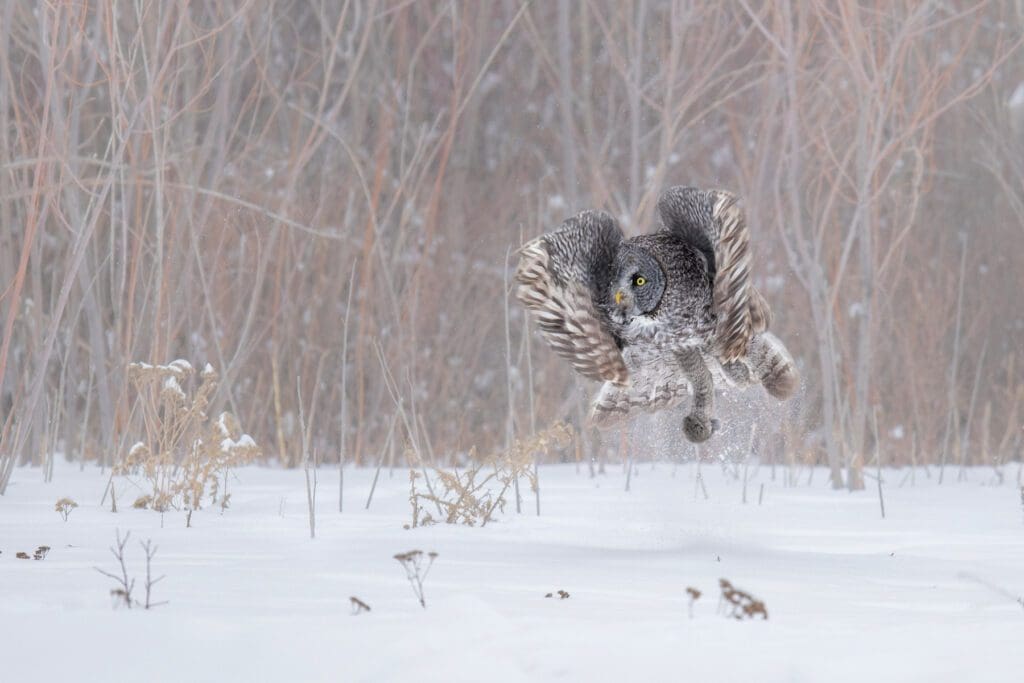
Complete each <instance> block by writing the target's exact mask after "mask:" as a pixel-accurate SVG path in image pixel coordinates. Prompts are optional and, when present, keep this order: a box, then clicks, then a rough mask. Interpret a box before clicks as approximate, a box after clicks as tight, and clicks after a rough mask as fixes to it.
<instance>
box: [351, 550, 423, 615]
mask: <svg viewBox="0 0 1024 683" xmlns="http://www.w3.org/2000/svg"><path fill="white" fill-rule="evenodd" d="M424 557H426V558H427V560H428V561H427V562H426V563H425V564H424V561H423V558H424ZM395 559H396V560H398V562H399V564H401V565H402V568H403V569H404V570H405V578H407V579H408V580H409V585H410V586H412V592H413V593H415V594H416V598H417V599H418V600H419V601H420V606H421V607H423V609H426V608H427V601H426V599H425V598H424V596H423V582H424V581H426V580H427V574H429V573H430V568H431V567H433V566H434V560H436V559H437V553H435V552H433V551H431V552H429V553H424V552H423V551H422V550H410V551H409V552H406V553H398V554H397V555H395ZM367 609H369V608H367Z"/></svg>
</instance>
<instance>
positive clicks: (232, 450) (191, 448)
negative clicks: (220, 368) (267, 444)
mask: <svg viewBox="0 0 1024 683" xmlns="http://www.w3.org/2000/svg"><path fill="white" fill-rule="evenodd" d="M194 374H195V370H194V369H193V367H192V365H191V364H190V363H189V362H188V361H185V360H176V361H174V362H173V363H170V364H168V365H149V364H148V363H132V364H131V365H129V366H128V381H129V382H130V383H131V385H132V386H133V387H134V389H135V391H136V405H135V410H136V411H137V412H138V413H139V414H140V416H141V421H142V426H143V434H142V438H141V439H140V440H138V441H136V442H135V444H134V445H133V446H132V447H131V448H130V449H129V450H128V453H127V454H126V455H125V457H124V459H123V460H122V461H121V463H120V464H119V465H118V466H117V468H116V469H115V473H116V474H120V475H139V476H142V477H143V478H144V479H145V480H146V481H147V482H148V483H149V485H150V489H151V492H150V493H148V494H146V495H144V496H142V497H140V498H139V499H138V500H136V501H135V507H146V508H151V509H153V510H158V511H160V512H164V511H166V510H168V509H183V510H186V511H187V512H188V522H189V523H190V522H191V515H192V511H193V510H198V509H199V508H200V507H202V502H203V499H204V498H205V497H207V496H208V497H209V501H210V502H211V503H219V504H220V505H221V507H222V508H226V507H227V504H228V499H229V496H228V494H227V493H226V492H223V491H222V488H221V484H220V481H221V478H222V477H226V475H227V471H228V469H229V468H231V467H235V466H237V465H241V464H244V463H247V462H250V461H251V460H253V459H254V458H256V457H258V456H259V455H260V450H259V447H258V446H257V445H256V442H255V441H254V440H253V439H252V437H250V436H249V435H248V434H246V433H244V432H243V431H242V429H241V426H240V425H239V423H238V420H237V419H236V418H235V416H234V415H232V414H231V413H227V412H224V413H221V414H220V415H219V416H218V417H217V418H216V419H211V418H210V416H209V415H207V412H206V411H207V409H208V407H209V403H210V399H211V397H212V396H213V393H214V391H215V390H216V388H217V380H218V377H217V372H216V371H215V370H214V369H213V367H212V366H210V364H207V365H206V367H204V368H203V370H202V372H201V373H199V383H198V386H197V387H196V388H195V389H194V390H192V391H187V390H186V387H188V385H189V380H190V378H191V377H192V376H193V375H194ZM218 495H219V496H220V497H219V499H218Z"/></svg>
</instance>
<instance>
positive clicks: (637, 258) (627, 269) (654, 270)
mask: <svg viewBox="0 0 1024 683" xmlns="http://www.w3.org/2000/svg"><path fill="white" fill-rule="evenodd" d="M615 266H616V267H615V277H614V278H613V279H612V283H611V291H610V292H609V296H610V298H611V301H610V302H609V303H610V304H611V307H612V311H613V313H614V314H615V317H616V318H617V319H619V321H620V322H623V323H625V322H629V321H630V320H632V319H633V318H635V317H637V316H640V315H648V314H650V313H652V312H653V311H654V309H656V308H657V307H658V304H659V303H660V302H661V297H662V294H664V293H665V273H664V271H663V270H662V269H661V265H660V264H659V263H658V261H657V260H656V259H655V258H654V257H653V256H651V255H650V254H649V253H647V252H646V251H643V250H641V249H638V248H636V247H624V248H623V249H622V250H621V251H620V252H619V255H618V258H616V264H615Z"/></svg>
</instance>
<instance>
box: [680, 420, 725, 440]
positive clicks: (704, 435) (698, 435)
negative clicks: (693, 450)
mask: <svg viewBox="0 0 1024 683" xmlns="http://www.w3.org/2000/svg"><path fill="white" fill-rule="evenodd" d="M718 425H719V422H718V420H714V419H711V420H709V419H707V418H704V419H703V420H702V419H701V418H699V417H697V416H696V415H687V416H686V417H685V418H683V433H684V434H686V438H687V439H689V440H690V441H692V442H693V443H704V442H705V441H707V440H708V439H710V438H711V435H712V434H714V433H715V432H716V431H718Z"/></svg>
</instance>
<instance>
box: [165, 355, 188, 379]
mask: <svg viewBox="0 0 1024 683" xmlns="http://www.w3.org/2000/svg"><path fill="white" fill-rule="evenodd" d="M167 368H168V369H169V370H171V371H173V372H174V373H175V374H177V375H178V376H179V377H183V376H185V375H187V374H188V373H190V372H192V364H191V363H189V362H188V361H187V360H185V359H184V358H179V359H177V360H173V361H171V363H170V364H169V365H167Z"/></svg>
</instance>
